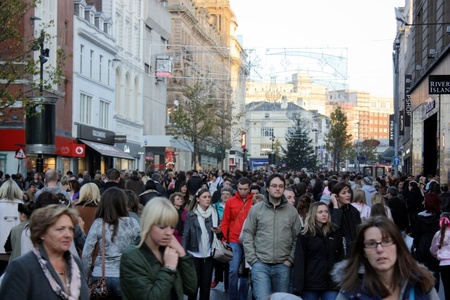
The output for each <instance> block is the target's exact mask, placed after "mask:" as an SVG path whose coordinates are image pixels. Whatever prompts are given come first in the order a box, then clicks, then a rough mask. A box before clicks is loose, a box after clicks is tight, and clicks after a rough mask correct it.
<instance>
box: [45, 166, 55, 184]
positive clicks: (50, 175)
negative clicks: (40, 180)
mask: <svg viewBox="0 0 450 300" xmlns="http://www.w3.org/2000/svg"><path fill="white" fill-rule="evenodd" d="M45 181H46V182H56V181H58V173H57V172H56V171H55V170H54V169H48V170H47V171H45Z"/></svg>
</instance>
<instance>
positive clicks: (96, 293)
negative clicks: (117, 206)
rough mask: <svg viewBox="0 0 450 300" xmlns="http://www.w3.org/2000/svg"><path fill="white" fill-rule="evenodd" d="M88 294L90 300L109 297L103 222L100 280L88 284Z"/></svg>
mask: <svg viewBox="0 0 450 300" xmlns="http://www.w3.org/2000/svg"><path fill="white" fill-rule="evenodd" d="M89 294H90V298H91V300H97V299H107V298H108V296H109V292H108V288H107V287H106V278H105V221H103V223H102V278H100V279H96V280H94V281H93V282H92V283H91V284H89Z"/></svg>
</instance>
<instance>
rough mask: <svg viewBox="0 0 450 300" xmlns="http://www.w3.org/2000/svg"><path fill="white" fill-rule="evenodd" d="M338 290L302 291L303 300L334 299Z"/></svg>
mask: <svg viewBox="0 0 450 300" xmlns="http://www.w3.org/2000/svg"><path fill="white" fill-rule="evenodd" d="M338 293H339V292H338V291H303V292H302V299H303V300H319V299H321V300H334V299H336V297H337V295H338Z"/></svg>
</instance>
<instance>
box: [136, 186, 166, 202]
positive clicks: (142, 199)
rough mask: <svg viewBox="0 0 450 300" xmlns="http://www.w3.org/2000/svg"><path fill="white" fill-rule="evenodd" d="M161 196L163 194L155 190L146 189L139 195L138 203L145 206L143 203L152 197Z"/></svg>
mask: <svg viewBox="0 0 450 300" xmlns="http://www.w3.org/2000/svg"><path fill="white" fill-rule="evenodd" d="M162 196H163V195H162V194H160V193H159V192H158V191H156V190H146V191H145V192H143V193H142V194H140V195H139V203H140V204H142V205H144V206H145V204H147V202H148V201H150V200H152V199H153V198H156V197H162Z"/></svg>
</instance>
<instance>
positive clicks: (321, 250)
mask: <svg viewBox="0 0 450 300" xmlns="http://www.w3.org/2000/svg"><path fill="white" fill-rule="evenodd" d="M343 258H344V257H343V247H342V235H341V233H340V232H339V230H333V231H330V232H328V233H327V234H326V235H324V234H323V233H322V231H321V230H320V228H318V227H316V234H315V235H312V234H311V231H308V232H306V233H304V234H299V235H298V236H297V243H296V247H295V260H294V273H293V275H294V277H293V283H294V284H293V287H294V294H297V295H300V294H301V293H302V292H303V291H304V290H306V291H325V290H339V288H338V286H337V285H336V283H334V282H333V280H332V278H331V271H332V270H333V267H334V265H335V264H336V263H337V262H339V261H341V260H342V259H343Z"/></svg>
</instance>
